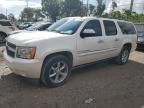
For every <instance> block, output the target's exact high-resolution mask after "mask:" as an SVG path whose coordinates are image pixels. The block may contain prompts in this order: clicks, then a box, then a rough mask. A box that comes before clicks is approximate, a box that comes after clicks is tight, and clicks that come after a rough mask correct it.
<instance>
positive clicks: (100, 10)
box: [94, 0, 106, 16]
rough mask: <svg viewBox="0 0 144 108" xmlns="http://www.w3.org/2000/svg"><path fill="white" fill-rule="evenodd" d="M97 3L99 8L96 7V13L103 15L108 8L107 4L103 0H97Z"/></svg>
mask: <svg viewBox="0 0 144 108" xmlns="http://www.w3.org/2000/svg"><path fill="white" fill-rule="evenodd" d="M97 4H98V5H97V8H96V10H95V12H94V15H96V16H102V14H103V12H104V10H105V8H106V5H105V3H104V2H103V0H97Z"/></svg>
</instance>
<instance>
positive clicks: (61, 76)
mask: <svg viewBox="0 0 144 108" xmlns="http://www.w3.org/2000/svg"><path fill="white" fill-rule="evenodd" d="M67 75H68V65H67V63H65V62H64V61H58V62H56V63H54V64H53V65H52V66H51V68H50V70H49V78H50V80H51V81H52V82H53V83H61V82H63V81H64V80H65V79H66V77H67Z"/></svg>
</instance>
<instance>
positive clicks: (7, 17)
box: [6, 8, 8, 19]
mask: <svg viewBox="0 0 144 108" xmlns="http://www.w3.org/2000/svg"><path fill="white" fill-rule="evenodd" d="M7 12H8V10H7V8H6V19H8V17H7Z"/></svg>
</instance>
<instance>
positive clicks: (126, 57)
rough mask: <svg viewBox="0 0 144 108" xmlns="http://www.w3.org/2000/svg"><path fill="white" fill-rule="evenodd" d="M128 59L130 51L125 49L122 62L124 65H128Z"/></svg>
mask: <svg viewBox="0 0 144 108" xmlns="http://www.w3.org/2000/svg"><path fill="white" fill-rule="evenodd" d="M128 57H129V51H128V49H125V50H124V51H123V53H122V57H121V59H122V62H123V63H126V62H127V60H128Z"/></svg>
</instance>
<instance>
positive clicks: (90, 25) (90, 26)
mask: <svg viewBox="0 0 144 108" xmlns="http://www.w3.org/2000/svg"><path fill="white" fill-rule="evenodd" d="M84 29H93V30H94V31H95V32H96V34H95V36H102V30H101V24H100V22H99V21H98V20H91V21H89V22H88V23H87V24H86V25H85V27H84Z"/></svg>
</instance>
